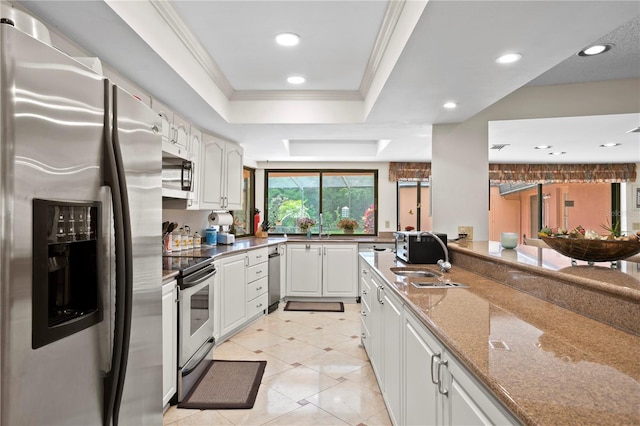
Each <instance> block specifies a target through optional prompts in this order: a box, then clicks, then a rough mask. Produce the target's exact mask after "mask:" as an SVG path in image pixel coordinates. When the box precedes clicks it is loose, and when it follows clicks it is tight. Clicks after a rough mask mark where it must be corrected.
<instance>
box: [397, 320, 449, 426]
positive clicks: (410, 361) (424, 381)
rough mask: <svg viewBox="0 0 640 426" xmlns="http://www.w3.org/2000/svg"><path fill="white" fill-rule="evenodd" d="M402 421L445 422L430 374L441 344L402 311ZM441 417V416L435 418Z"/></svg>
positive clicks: (417, 424) (414, 423) (435, 382)
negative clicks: (403, 315) (403, 348)
mask: <svg viewBox="0 0 640 426" xmlns="http://www.w3.org/2000/svg"><path fill="white" fill-rule="evenodd" d="M403 323H404V330H403V331H404V332H403V335H404V336H403V337H404V346H405V350H404V354H403V355H404V359H403V361H404V366H403V370H404V371H403V373H402V375H403V377H404V378H405V380H404V386H403V387H404V389H403V391H404V404H403V405H404V407H403V410H404V423H405V424H406V425H415V426H421V425H438V424H444V420H443V419H442V415H443V413H444V410H443V401H442V395H441V394H440V393H438V387H437V386H436V384H437V381H435V380H434V377H432V373H433V374H435V373H436V371H435V370H434V371H433V372H432V370H433V368H432V367H433V365H434V360H435V359H439V357H440V356H441V355H442V348H441V347H440V345H439V343H438V342H437V340H435V339H434V338H433V337H432V336H431V335H430V333H428V332H427V331H426V330H424V328H423V326H422V324H419V323H418V321H417V320H415V319H413V318H411V316H410V315H405V317H404V320H403ZM438 417H440V418H438Z"/></svg>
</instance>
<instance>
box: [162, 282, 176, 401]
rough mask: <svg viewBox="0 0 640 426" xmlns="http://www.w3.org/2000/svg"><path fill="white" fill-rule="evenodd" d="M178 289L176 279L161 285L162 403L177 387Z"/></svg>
mask: <svg viewBox="0 0 640 426" xmlns="http://www.w3.org/2000/svg"><path fill="white" fill-rule="evenodd" d="M177 301H178V289H177V287H176V281H175V280H174V281H171V282H170V283H167V284H164V285H163V286H162V405H163V406H164V405H166V404H168V403H169V401H170V400H171V398H172V397H173V395H175V393H176V390H177V388H178V386H177V385H178V383H177V381H178V305H177Z"/></svg>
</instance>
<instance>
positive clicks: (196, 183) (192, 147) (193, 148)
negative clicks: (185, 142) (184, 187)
mask: <svg viewBox="0 0 640 426" xmlns="http://www.w3.org/2000/svg"><path fill="white" fill-rule="evenodd" d="M201 149H202V133H201V132H200V131H199V130H198V129H196V128H195V127H192V128H191V142H190V143H189V152H190V153H191V156H190V158H191V162H192V164H193V198H192V199H190V200H187V209H188V210H198V209H200V203H199V200H200V180H201V178H202V162H201V160H200V157H201V155H200V154H201V152H200V150H201Z"/></svg>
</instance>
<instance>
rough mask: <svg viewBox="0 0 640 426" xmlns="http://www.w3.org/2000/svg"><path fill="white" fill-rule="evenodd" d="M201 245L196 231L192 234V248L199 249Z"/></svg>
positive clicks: (200, 239) (200, 238)
mask: <svg viewBox="0 0 640 426" xmlns="http://www.w3.org/2000/svg"><path fill="white" fill-rule="evenodd" d="M201 245H202V237H201V236H200V234H198V231H196V232H195V233H194V234H193V248H200V246H201Z"/></svg>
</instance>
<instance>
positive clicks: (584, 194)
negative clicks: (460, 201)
mask: <svg viewBox="0 0 640 426" xmlns="http://www.w3.org/2000/svg"><path fill="white" fill-rule="evenodd" d="M619 185H620V184H619V183H550V184H536V183H532V184H502V185H492V186H491V191H490V200H491V201H490V212H489V220H490V223H489V239H490V240H493V241H500V233H501V232H518V233H519V234H520V236H522V235H526V236H527V238H538V231H539V230H540V228H542V227H550V228H558V227H563V228H566V229H567V230H568V231H571V230H572V229H573V228H575V227H577V226H578V225H580V226H582V227H583V228H585V229H593V230H594V231H596V232H599V233H606V232H607V231H605V230H604V228H603V227H608V226H611V225H612V224H614V222H616V223H617V222H618V221H619V219H620V218H619V211H620V202H619V196H618V197H616V196H615V194H617V193H619V189H618V188H619ZM539 195H540V198H541V199H542V200H541V201H542V202H541V203H539V202H538V199H539ZM616 200H617V201H616ZM612 212H613V213H612ZM540 221H542V223H540ZM623 231H626V230H623Z"/></svg>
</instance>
